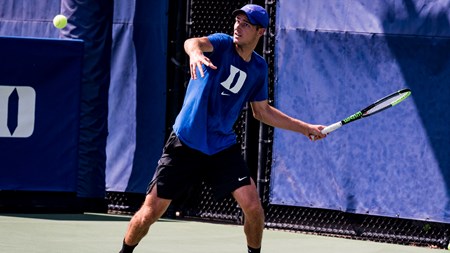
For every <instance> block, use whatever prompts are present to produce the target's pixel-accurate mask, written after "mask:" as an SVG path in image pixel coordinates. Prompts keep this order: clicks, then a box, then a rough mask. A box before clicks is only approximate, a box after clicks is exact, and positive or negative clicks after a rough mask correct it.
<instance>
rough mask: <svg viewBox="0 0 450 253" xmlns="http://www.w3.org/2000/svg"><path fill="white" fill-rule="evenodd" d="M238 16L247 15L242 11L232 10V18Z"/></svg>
mask: <svg viewBox="0 0 450 253" xmlns="http://www.w3.org/2000/svg"><path fill="white" fill-rule="evenodd" d="M239 14H245V15H246V16H247V13H245V11H243V10H241V9H237V10H234V11H233V13H232V15H233V17H236V16H237V15H239Z"/></svg>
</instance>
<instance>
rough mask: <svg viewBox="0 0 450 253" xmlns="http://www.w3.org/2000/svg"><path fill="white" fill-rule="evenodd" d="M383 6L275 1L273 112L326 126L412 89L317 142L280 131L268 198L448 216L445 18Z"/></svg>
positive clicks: (449, 105) (449, 46) (429, 10)
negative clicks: (390, 104)
mask: <svg viewBox="0 0 450 253" xmlns="http://www.w3.org/2000/svg"><path fill="white" fill-rule="evenodd" d="M387 2H388V3H386V5H387V6H388V7H389V6H390V7H392V8H387V7H385V6H381V5H378V4H376V3H372V2H370V1H355V3H354V4H352V5H350V4H345V3H346V1H306V0H305V1H280V2H279V3H278V6H277V7H278V9H277V17H280V18H279V19H278V20H277V33H276V34H277V44H276V52H275V53H276V67H275V68H276V76H277V78H276V80H277V81H276V84H275V105H276V107H277V108H279V109H280V110H282V111H284V112H286V113H287V114H289V115H291V116H294V117H297V118H300V119H302V120H304V121H307V122H311V123H316V124H324V125H327V124H331V123H334V122H336V121H338V120H342V119H343V118H345V117H347V116H349V115H351V114H353V113H355V112H356V111H358V110H360V109H362V108H364V107H365V106H367V105H369V104H371V103H372V102H374V101H375V100H377V99H379V98H381V97H383V96H385V95H388V94H389V93H391V92H394V91H396V90H399V89H401V88H410V89H411V90H412V96H411V97H410V98H408V99H407V100H405V101H404V102H402V103H400V104H398V105H396V106H395V107H393V108H391V109H389V110H387V111H384V112H382V113H380V114H377V115H374V116H373V117H369V118H367V119H363V120H360V121H356V122H354V123H351V124H349V125H345V126H343V127H342V128H341V129H339V130H337V131H336V132H333V133H331V134H330V135H329V136H328V137H327V138H326V139H325V140H323V141H320V142H315V143H312V142H309V141H308V139H307V138H306V137H303V136H300V135H298V134H296V133H293V132H289V131H285V130H279V129H276V130H275V135H274V145H273V167H272V180H271V193H270V199H271V203H272V204H281V205H292V206H304V207H315V208H326V209H333V210H342V211H346V212H355V213H363V214H374V215H382V216H391V217H403V218H413V219H424V220H425V219H427V220H434V221H442V222H449V221H450V217H449V213H450V205H449V200H450V197H449V194H450V186H449V184H450V137H449V131H448V126H449V125H450V113H449V111H450V102H449V98H450V85H449V81H448V77H449V76H450V62H449V59H450V57H449V56H450V37H449V36H448V35H449V34H448V33H449V29H448V28H449V26H448V16H446V14H445V13H444V12H443V11H444V10H443V9H442V8H440V9H439V6H438V5H437V4H434V5H433V6H421V4H420V3H419V1H409V2H408V1H404V3H405V4H403V5H398V4H397V5H396V3H397V2H398V1H387ZM389 2H391V3H389ZM325 3H326V4H325ZM421 7H422V8H421ZM295 10H298V11H295ZM339 10H341V11H339ZM416 10H420V11H416ZM299 13H300V14H301V15H300V17H299V16H298V15H299ZM319 13H321V14H320V15H319ZM315 14H317V15H315ZM413 14H414V15H413ZM424 27H426V28H427V29H424ZM431 35H439V36H431Z"/></svg>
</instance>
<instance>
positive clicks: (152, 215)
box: [120, 133, 196, 253]
mask: <svg viewBox="0 0 450 253" xmlns="http://www.w3.org/2000/svg"><path fill="white" fill-rule="evenodd" d="M195 159H196V156H195V155H194V154H193V153H192V151H191V150H190V149H189V148H187V147H185V146H184V145H183V144H182V143H181V142H180V140H179V139H178V137H177V136H176V135H175V134H173V133H172V134H171V135H170V136H169V139H168V140H167V142H166V145H165V146H164V149H163V154H162V156H161V158H160V159H159V161H158V166H157V168H156V172H155V176H154V178H153V180H152V181H151V182H150V185H149V188H148V192H147V196H146V197H145V201H144V204H143V205H142V207H141V208H140V209H139V211H138V212H136V214H135V215H134V216H133V218H132V219H131V221H130V223H129V226H128V229H127V232H126V234H125V238H124V244H123V247H122V250H121V251H120V252H121V253H131V252H133V249H134V247H135V246H136V245H137V244H138V243H139V242H140V240H141V239H142V238H143V237H144V236H145V235H146V234H147V232H148V230H149V228H150V226H151V225H152V224H153V223H154V222H156V221H157V220H158V219H159V218H160V217H161V216H162V215H163V214H164V212H165V211H166V210H167V208H168V207H169V205H170V203H171V200H172V199H176V198H178V197H179V196H181V195H182V194H183V193H184V192H186V189H188V188H189V185H190V184H192V182H193V181H194V180H193V178H194V177H195V176H196V173H195V171H193V167H192V166H191V165H192V164H195V163H194V162H195Z"/></svg>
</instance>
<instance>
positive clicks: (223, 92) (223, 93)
mask: <svg viewBox="0 0 450 253" xmlns="http://www.w3.org/2000/svg"><path fill="white" fill-rule="evenodd" d="M220 95H222V96H229V95H230V94H228V93H226V92H225V91H222V93H220Z"/></svg>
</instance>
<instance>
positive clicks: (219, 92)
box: [173, 33, 268, 155]
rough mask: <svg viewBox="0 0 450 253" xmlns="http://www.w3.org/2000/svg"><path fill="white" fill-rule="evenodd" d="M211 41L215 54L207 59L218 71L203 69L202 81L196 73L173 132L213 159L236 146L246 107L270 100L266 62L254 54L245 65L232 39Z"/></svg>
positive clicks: (219, 37)
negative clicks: (235, 128) (238, 123)
mask: <svg viewBox="0 0 450 253" xmlns="http://www.w3.org/2000/svg"><path fill="white" fill-rule="evenodd" d="M208 39H209V41H210V42H211V44H212V45H213V47H214V50H213V52H212V53H209V54H206V53H205V55H206V56H207V57H208V58H209V59H210V60H211V62H212V63H213V64H214V65H215V66H217V69H216V70H214V69H211V68H208V67H206V66H204V65H203V71H204V73H205V76H204V77H203V78H202V77H201V76H200V73H199V71H198V70H197V79H196V80H192V79H191V80H190V81H189V85H188V87H187V90H186V96H185V98H184V102H183V107H182V109H181V111H180V113H179V114H178V116H177V118H176V120H175V124H174V126H173V129H174V131H175V133H176V135H177V136H178V138H180V140H181V141H182V142H183V143H185V144H186V145H188V146H189V147H191V148H193V149H196V150H199V151H201V152H203V153H205V154H208V155H212V154H215V153H217V152H219V151H222V150H224V149H226V148H228V147H230V146H231V145H233V144H235V143H236V134H235V133H234V131H233V126H234V123H235V122H236V120H237V118H238V117H239V115H240V113H241V111H242V109H243V107H244V106H245V103H246V102H252V101H263V100H266V99H267V97H268V95H267V93H268V92H267V86H268V85H267V83H268V80H267V75H268V73H267V63H266V61H265V60H264V58H262V57H261V56H260V55H258V54H257V53H255V52H253V54H252V57H251V60H250V62H245V61H244V60H243V59H242V58H241V57H240V56H239V55H238V53H237V52H236V50H235V45H234V43H233V38H232V37H231V36H229V35H226V34H222V33H216V34H212V35H210V36H208Z"/></svg>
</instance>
